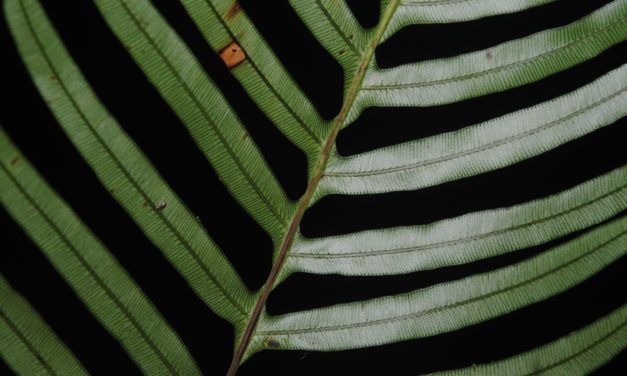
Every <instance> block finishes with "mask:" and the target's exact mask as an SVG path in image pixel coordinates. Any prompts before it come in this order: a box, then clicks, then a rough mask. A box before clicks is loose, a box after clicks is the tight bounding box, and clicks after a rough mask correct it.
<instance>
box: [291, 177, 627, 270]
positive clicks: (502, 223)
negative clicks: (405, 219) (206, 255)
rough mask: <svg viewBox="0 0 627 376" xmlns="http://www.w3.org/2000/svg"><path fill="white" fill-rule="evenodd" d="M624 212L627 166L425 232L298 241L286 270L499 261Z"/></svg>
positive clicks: (415, 230) (411, 229)
mask: <svg viewBox="0 0 627 376" xmlns="http://www.w3.org/2000/svg"><path fill="white" fill-rule="evenodd" d="M625 207H627V166H623V167H620V168H617V169H616V170H614V171H611V172H609V173H607V174H605V175H603V176H600V177H597V178H594V179H592V180H590V181H588V182H585V183H583V184H580V185H578V186H576V187H574V188H571V189H569V190H567V191H564V192H560V193H558V194H556V195H553V196H550V197H546V198H542V199H538V200H535V201H531V202H527V203H524V204H520V205H516V206H512V207H509V208H500V209H493V210H486V211H481V212H475V213H470V214H466V215H463V216H460V217H457V218H452V219H446V220H443V221H439V222H436V223H431V224H428V225H423V226H411V227H397V228H389V229H382V230H372V231H364V232H359V233H353V234H349V235H344V236H334V237H328V238H318V239H305V238H302V237H301V238H297V239H296V240H295V243H294V246H293V247H292V251H291V253H290V257H289V259H288V261H287V265H286V266H285V268H284V269H283V273H284V274H283V275H282V277H283V278H285V277H287V275H289V274H290V273H292V272H295V271H302V272H309V273H321V274H328V273H339V274H345V275H384V274H395V273H408V272H413V271H418V270H425V269H434V268H439V267H443V266H450V265H456V264H463V263H469V262H473V261H476V260H479V259H482V258H486V257H492V256H497V255H500V254H504V253H507V252H511V251H514V250H517V249H522V248H525V247H531V246H535V245H538V244H541V243H543V242H546V241H549V240H551V239H555V238H557V237H559V236H563V235H566V234H569V233H571V232H573V231H576V230H580V229H582V228H586V227H588V226H591V225H593V224H595V223H598V222H601V221H603V220H605V219H607V218H610V217H612V216H614V215H616V214H618V213H619V212H620V211H622V210H623V209H624V208H625Z"/></svg>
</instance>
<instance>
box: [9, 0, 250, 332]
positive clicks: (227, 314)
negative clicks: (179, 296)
mask: <svg viewBox="0 0 627 376" xmlns="http://www.w3.org/2000/svg"><path fill="white" fill-rule="evenodd" d="M6 6H7V8H8V9H7V10H8V12H7V13H9V14H10V15H11V18H10V19H9V21H10V26H11V30H12V32H13V34H14V35H15V38H16V39H17V40H18V42H19V47H20V53H21V54H22V56H23V59H24V61H25V63H26V66H27V68H28V70H29V72H30V74H31V76H32V77H33V79H34V81H35V83H36V85H37V87H38V89H39V90H40V92H41V95H42V96H43V97H44V99H45V100H47V102H48V105H49V107H50V108H51V110H52V111H53V112H54V114H55V116H56V118H57V120H58V121H59V123H60V125H61V126H62V127H63V129H64V131H65V132H66V134H67V135H68V136H69V138H70V140H71V141H72V142H73V143H74V145H75V146H76V148H77V149H78V150H79V151H80V153H81V154H82V156H83V157H84V158H85V159H86V161H87V163H89V164H90V166H91V167H92V168H93V169H94V171H95V172H96V174H97V176H98V178H99V179H100V181H101V182H102V183H103V185H105V186H106V187H107V189H108V190H109V192H111V194H112V195H113V197H114V198H115V199H116V200H117V201H118V202H119V203H120V204H121V205H122V206H123V207H124V209H126V211H127V212H128V213H129V214H130V215H131V216H132V217H133V219H134V220H135V221H136V222H137V223H138V224H139V225H140V226H141V228H142V229H143V230H144V232H145V233H146V235H147V236H148V237H149V238H150V239H151V240H152V242H154V243H155V245H157V246H158V247H159V248H160V249H161V250H162V251H163V253H164V254H165V256H166V257H168V259H169V260H170V262H172V263H173V264H174V265H175V266H176V267H177V269H178V270H179V271H180V272H181V274H182V275H183V276H184V277H185V278H186V279H187V281H188V282H189V284H190V285H191V286H192V287H193V288H194V290H195V291H196V293H197V294H198V295H199V296H200V297H201V298H202V299H203V301H205V303H207V304H208V305H209V306H210V307H211V308H212V309H213V310H214V311H215V312H216V313H218V314H219V315H220V316H222V317H224V318H225V319H227V320H229V321H230V322H232V323H233V324H234V325H236V327H237V326H242V325H245V322H246V319H247V317H248V312H250V311H251V306H252V304H253V296H252V294H250V293H249V292H248V290H247V289H246V287H245V286H244V284H243V283H242V282H241V280H240V279H239V276H238V275H237V273H235V270H234V269H233V267H232V266H231V265H230V264H229V262H228V260H227V259H226V258H225V257H224V255H223V254H222V253H221V252H220V251H219V250H218V248H217V246H216V245H215V244H214V243H213V241H212V240H211V239H210V238H209V235H208V234H207V231H206V230H205V229H204V228H203V227H202V225H201V224H200V222H199V221H198V219H197V218H196V217H195V216H194V215H193V214H192V212H191V211H190V210H189V209H188V208H187V207H185V205H184V203H183V202H182V201H181V200H180V199H179V198H178V197H177V195H176V194H175V193H174V191H173V190H172V189H171V188H170V187H169V186H168V185H167V184H166V183H165V182H164V181H163V179H162V178H161V176H159V173H158V172H157V170H156V169H155V168H154V167H153V166H152V164H151V163H150V161H148V159H147V158H146V156H145V155H143V153H142V152H141V151H140V149H139V148H138V147H137V145H136V144H135V143H134V142H133V141H132V139H131V138H130V137H129V136H128V135H127V134H126V133H125V132H124V131H123V130H122V128H121V127H120V125H119V124H118V123H117V122H116V120H115V119H114V118H113V117H112V116H111V114H109V112H108V111H107V109H106V108H104V106H103V105H102V104H101V103H100V102H99V101H98V99H97V98H96V95H95V93H94V92H93V90H92V89H91V88H90V87H89V84H88V83H87V82H86V81H85V78H84V77H83V76H82V74H81V73H80V71H79V70H78V68H77V67H76V64H75V63H74V62H73V61H72V59H71V57H70V56H69V55H68V53H67V51H66V50H65V47H64V46H63V44H62V42H61V41H60V40H59V38H58V36H57V35H56V33H55V31H54V29H53V28H52V26H51V25H50V22H49V21H48V19H47V17H46V15H45V14H44V12H43V10H42V9H41V7H40V6H39V4H38V3H37V2H36V1H33V0H9V1H7V3H6ZM161 202H164V203H166V205H167V206H166V208H165V209H164V210H158V209H157V206H158V205H159V204H160V203H161Z"/></svg>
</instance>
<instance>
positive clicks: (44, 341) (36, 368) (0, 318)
mask: <svg viewBox="0 0 627 376" xmlns="http://www.w3.org/2000/svg"><path fill="white" fill-rule="evenodd" d="M0 356H1V357H2V359H3V360H4V361H6V362H7V363H8V364H9V365H10V366H11V368H12V369H13V371H15V372H17V373H19V374H22V375H32V376H35V375H77V376H78V375H88V373H87V371H85V369H84V368H83V366H82V365H81V363H80V362H79V361H78V360H77V359H76V358H75V357H74V355H73V354H72V352H70V350H69V349H68V348H67V347H66V346H65V344H64V343H63V342H62V341H61V340H60V339H59V338H58V337H57V336H56V334H54V332H53V331H52V330H51V329H50V327H48V325H47V324H46V323H45V322H44V321H43V320H42V318H41V317H40V316H39V314H38V313H37V312H36V311H35V310H34V309H33V307H31V306H30V305H29V304H28V302H27V301H26V299H24V298H23V297H22V296H21V295H20V294H19V293H18V292H17V291H15V290H13V288H11V286H10V285H9V282H7V280H6V279H4V277H3V276H2V275H0Z"/></svg>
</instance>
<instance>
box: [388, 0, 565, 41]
mask: <svg viewBox="0 0 627 376" xmlns="http://www.w3.org/2000/svg"><path fill="white" fill-rule="evenodd" d="M553 1H555V0H509V1H503V0H473V1H468V0H461V1H459V0H401V5H400V6H399V10H398V12H396V14H395V15H394V18H393V19H392V20H391V21H390V26H388V29H387V30H386V32H385V35H384V36H383V40H386V39H388V38H389V37H391V36H392V35H393V34H394V33H395V32H397V31H398V30H400V29H402V28H403V27H404V26H407V25H412V24H420V23H445V22H460V21H470V20H474V19H478V18H483V17H488V16H494V15H499V14H506V13H514V12H518V11H521V10H525V9H528V8H531V7H536V6H539V5H542V4H547V3H551V2H553Z"/></svg>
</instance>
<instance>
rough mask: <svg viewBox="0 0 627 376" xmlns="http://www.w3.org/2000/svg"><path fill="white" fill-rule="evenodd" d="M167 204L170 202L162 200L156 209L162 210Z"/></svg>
mask: <svg viewBox="0 0 627 376" xmlns="http://www.w3.org/2000/svg"><path fill="white" fill-rule="evenodd" d="M167 205H168V204H167V203H166V202H165V201H161V202H160V203H158V204H157V206H155V209H157V210H159V211H161V210H163V209H165V207H166V206H167Z"/></svg>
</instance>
